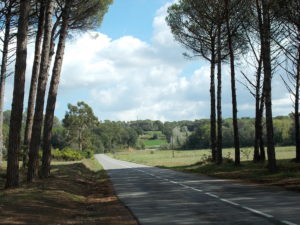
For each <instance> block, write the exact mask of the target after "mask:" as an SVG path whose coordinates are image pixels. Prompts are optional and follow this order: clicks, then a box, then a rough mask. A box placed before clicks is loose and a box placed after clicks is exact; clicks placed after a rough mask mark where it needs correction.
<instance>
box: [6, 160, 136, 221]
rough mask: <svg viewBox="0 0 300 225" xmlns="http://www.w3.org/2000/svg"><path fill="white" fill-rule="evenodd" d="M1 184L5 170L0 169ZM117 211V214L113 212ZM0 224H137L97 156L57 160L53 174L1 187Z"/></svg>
mask: <svg viewBox="0 0 300 225" xmlns="http://www.w3.org/2000/svg"><path fill="white" fill-rule="evenodd" d="M0 185H1V187H3V186H4V170H3V168H2V169H0ZM116 212H117V215H116ZM0 224H107V225H109V224H114V225H115V224H116V225H129V224H132V225H136V224H137V222H136V221H135V220H134V219H133V217H132V215H131V214H130V212H129V211H128V210H127V208H125V207H124V206H123V205H122V204H121V202H120V201H119V200H118V198H117V197H116V196H115V194H114V191H113V188H112V185H111V183H110V182H109V180H108V177H107V175H106V174H105V172H104V170H103V169H102V167H101V166H100V165H99V164H98V163H97V162H96V160H83V161H80V162H67V163H66V162H64V163H59V162H56V163H54V164H53V168H52V176H51V177H50V178H49V179H45V180H38V181H36V182H34V183H33V184H25V183H24V184H22V187H21V188H18V189H13V190H0Z"/></svg>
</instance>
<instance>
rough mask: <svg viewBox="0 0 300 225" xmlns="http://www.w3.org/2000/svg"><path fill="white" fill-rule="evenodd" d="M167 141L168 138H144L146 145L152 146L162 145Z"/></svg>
mask: <svg viewBox="0 0 300 225" xmlns="http://www.w3.org/2000/svg"><path fill="white" fill-rule="evenodd" d="M166 143H167V140H159V139H157V140H144V144H145V147H146V148H147V147H151V146H156V147H158V146H160V145H163V144H166Z"/></svg>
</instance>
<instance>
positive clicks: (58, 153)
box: [52, 148, 84, 161]
mask: <svg viewBox="0 0 300 225" xmlns="http://www.w3.org/2000/svg"><path fill="white" fill-rule="evenodd" d="M52 157H53V158H54V159H56V160H64V161H74V160H82V159H83V158H84V157H83V156H82V154H81V153H80V152H78V151H76V150H74V149H71V148H64V149H62V150H59V149H53V150H52Z"/></svg>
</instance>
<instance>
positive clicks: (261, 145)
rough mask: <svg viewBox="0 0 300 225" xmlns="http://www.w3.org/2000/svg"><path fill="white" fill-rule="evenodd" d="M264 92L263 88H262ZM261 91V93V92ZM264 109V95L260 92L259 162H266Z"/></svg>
mask: <svg viewBox="0 0 300 225" xmlns="http://www.w3.org/2000/svg"><path fill="white" fill-rule="evenodd" d="M263 90H264V88H263ZM263 90H262V91H263ZM264 109H265V95H264V92H262V95H261V99H260V109H259V116H260V118H261V119H260V123H259V150H260V152H259V153H260V161H261V162H264V161H265V160H266V152H265V143H264V142H265V141H264V126H263V116H264Z"/></svg>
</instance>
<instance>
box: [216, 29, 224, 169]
mask: <svg viewBox="0 0 300 225" xmlns="http://www.w3.org/2000/svg"><path fill="white" fill-rule="evenodd" d="M217 52H218V74H217V78H218V85H217V120H218V142H217V164H222V161H223V156H222V60H221V58H222V55H221V25H220V24H219V26H218V47H217Z"/></svg>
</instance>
